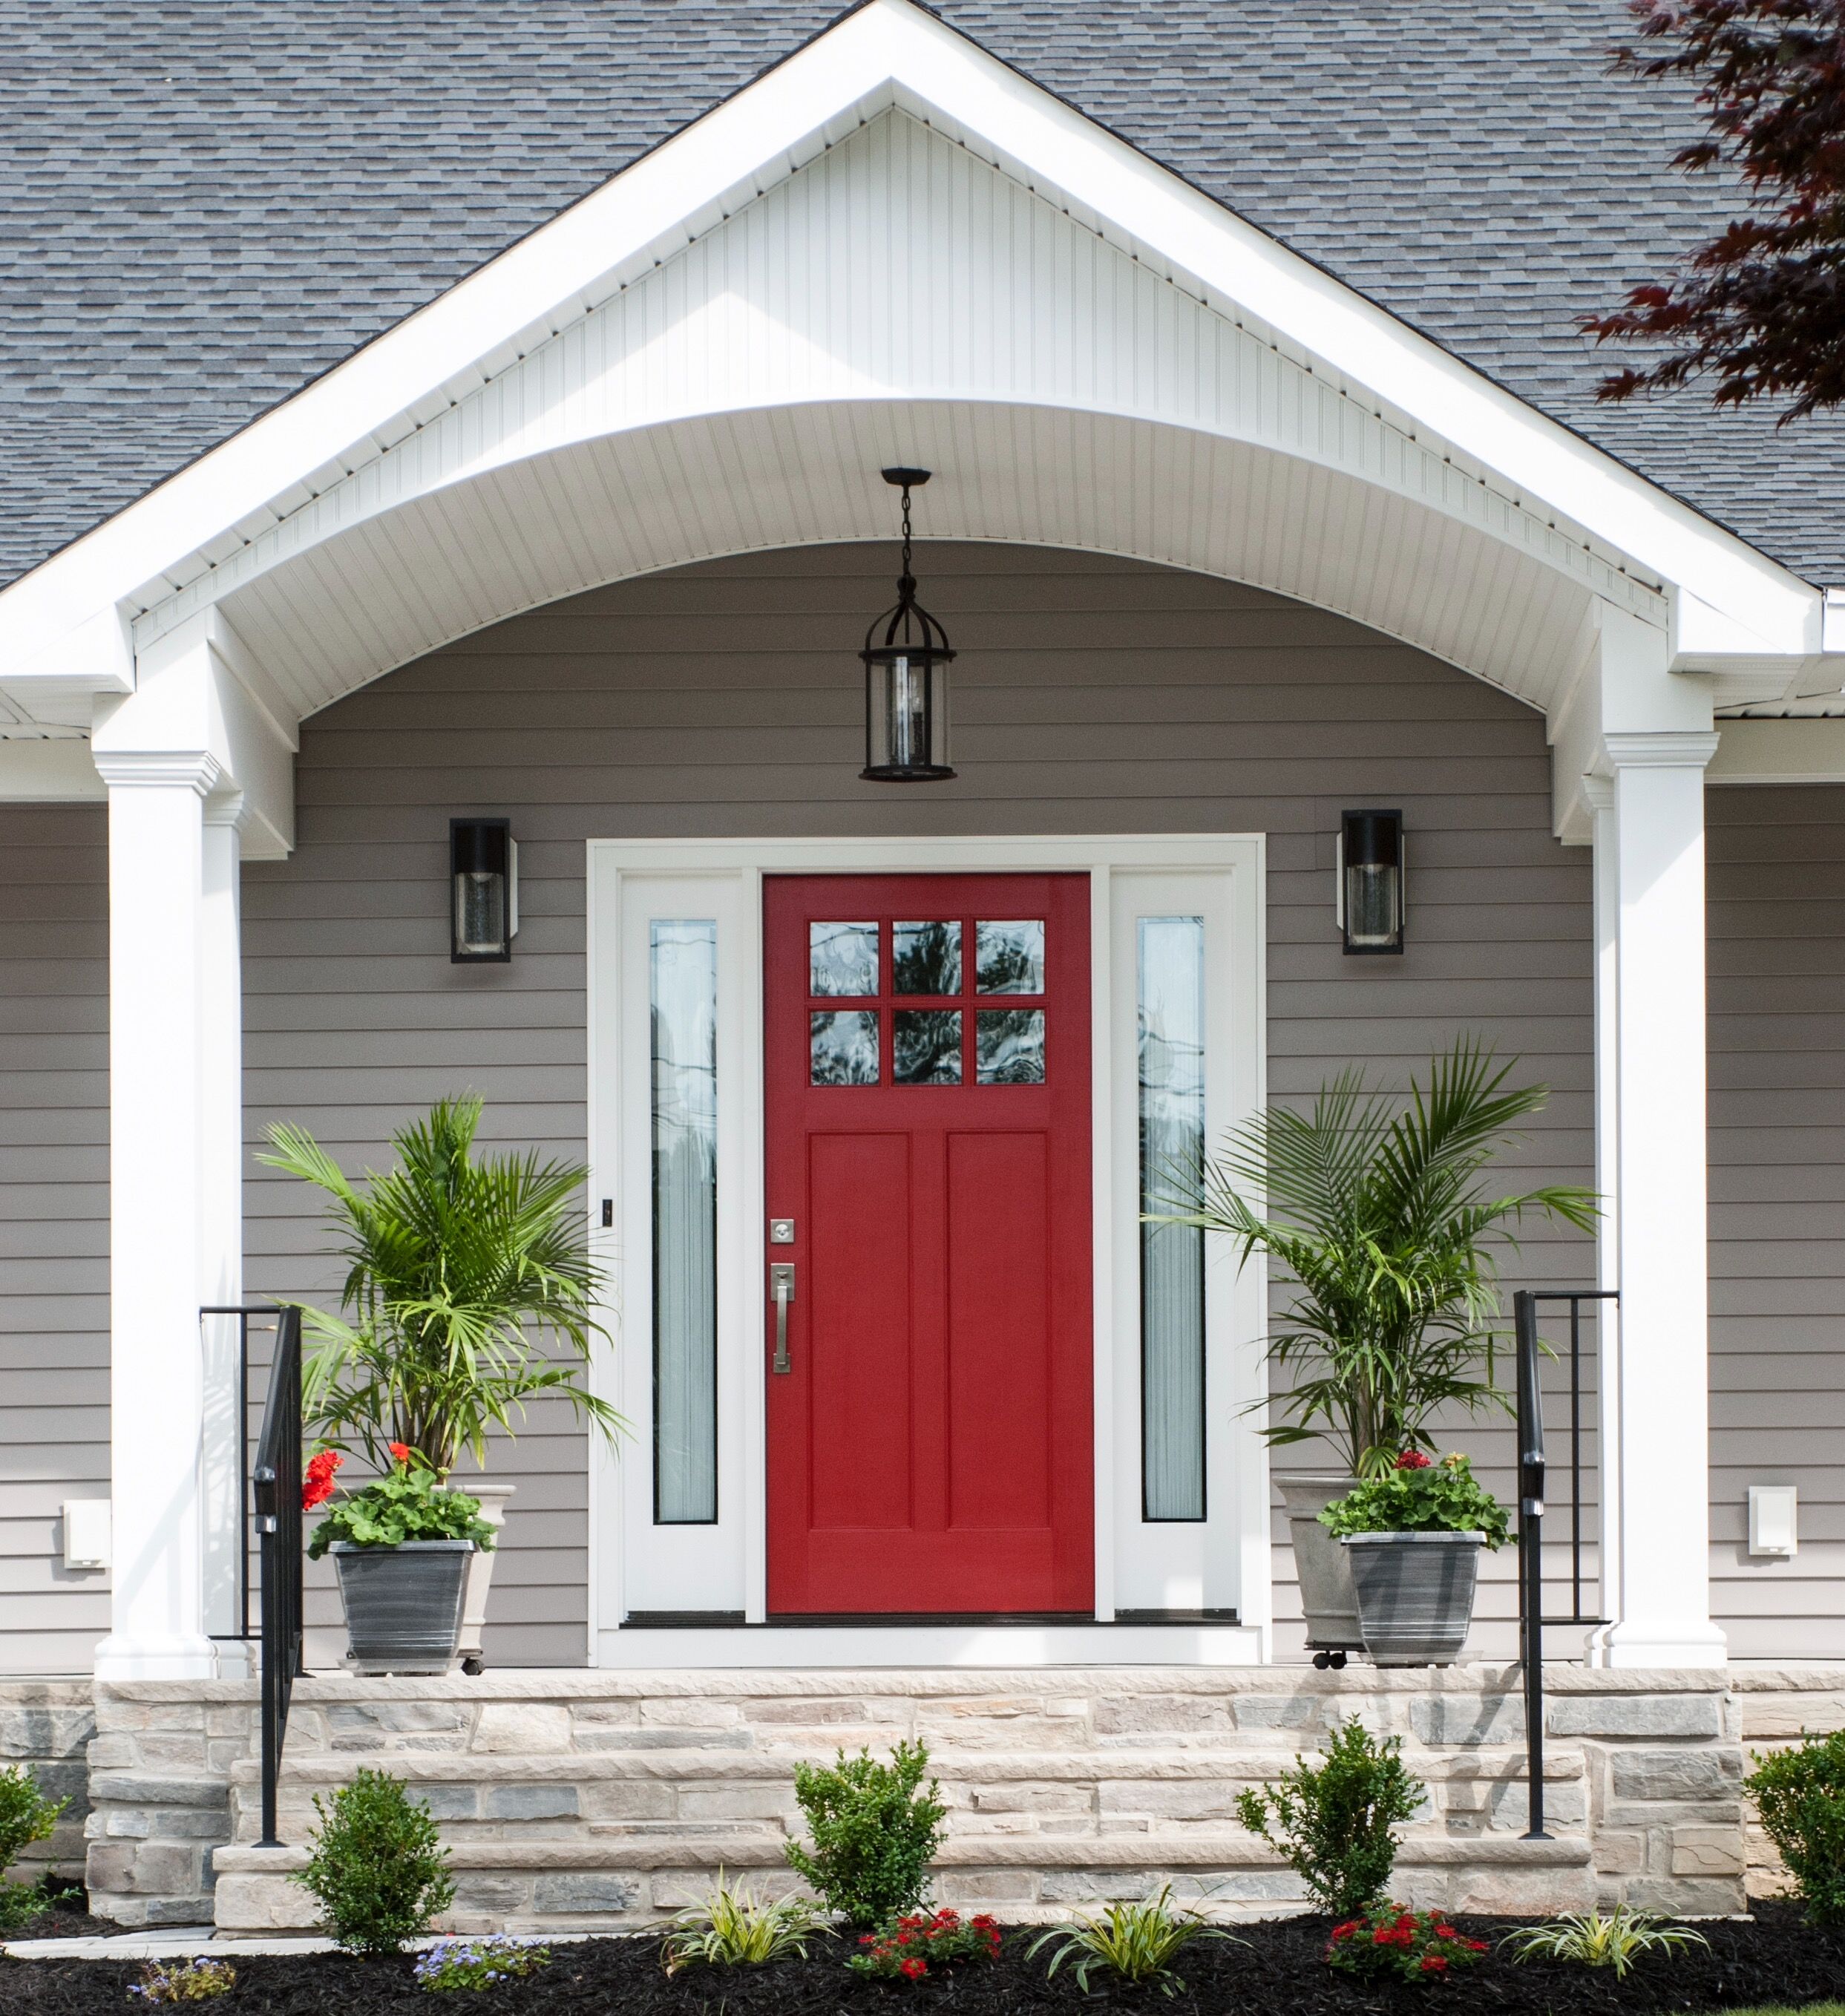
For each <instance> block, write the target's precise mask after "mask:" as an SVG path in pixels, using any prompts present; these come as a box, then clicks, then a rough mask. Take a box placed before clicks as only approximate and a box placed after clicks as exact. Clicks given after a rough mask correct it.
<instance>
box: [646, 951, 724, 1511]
mask: <svg viewBox="0 0 1845 2016" xmlns="http://www.w3.org/2000/svg"><path fill="white" fill-rule="evenodd" d="M648 957H649V1003H650V1005H651V1007H652V1010H653V1517H654V1522H655V1524H656V1525H662V1526H678V1525H704V1524H708V1523H709V1522H710V1521H713V1520H714V1519H715V1518H716V1517H718V927H717V925H716V924H715V923H714V922H712V921H710V920H708V919H707V920H702V921H691V922H682V923H667V922H665V921H660V922H657V923H654V924H653V925H652V926H650V927H649V951H648Z"/></svg>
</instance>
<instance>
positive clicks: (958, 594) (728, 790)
mask: <svg viewBox="0 0 1845 2016" xmlns="http://www.w3.org/2000/svg"><path fill="white" fill-rule="evenodd" d="M896 571H897V556H896V553H895V550H894V548H892V547H889V546H885V545H858V546H831V547H817V548H816V547H809V548H804V549H795V550H791V551H787V552H782V553H769V554H763V555H756V556H750V557H748V558H746V559H738V560H728V561H721V562H713V563H705V564H703V565H701V566H697V567H689V568H684V569H680V570H676V571H672V572H670V573H666V574H657V575H653V576H650V577H648V578H642V579H638V580H634V581H628V582H626V583H624V584H622V585H617V586H615V587H612V588H608V589H599V590H596V591H594V592H591V593H589V594H587V595H584V596H577V597H576V598H574V599H571V600H570V601H567V602H564V603H556V604H553V605H551V606H549V607H546V608H544V609H541V610H534V611H532V612H530V613H529V614H525V615H523V616H520V617H516V618H514V619H513V620H512V621H508V622H506V623H503V624H502V625H498V626H497V627H496V628H492V629H490V630H487V631H484V632H480V633H479V634H478V635H475V636H473V637H470V638H469V639H466V640H465V641H463V642H462V643H458V644H455V645H451V646H448V647H447V648H445V649H444V650H441V651H439V652H437V653H433V654H431V655H430V656H429V657H425V658H423V659H422V660H420V661H418V662H417V663H415V664H412V665H408V666H406V667H405V668H402V669H401V670H400V671H397V672H395V673H393V674H391V675H389V676H388V677H387V678H385V679H381V680H379V681H378V682H376V683H375V684H374V685H372V686H370V687H369V688H367V689H365V690H364V691H363V692H361V693H358V694H355V695H354V696H352V697H350V698H348V699H347V700H343V701H342V702H340V704H337V705H336V706H334V707H330V708H329V709H328V710H326V711H325V712H324V713H322V714H321V715H318V716H315V717H314V718H312V719H311V720H310V721H309V722H308V724H307V725H306V727H305V729H304V733H303V736H302V745H301V755H300V766H299V773H298V789H299V808H300V845H299V848H298V850H297V853H296V854H295V855H294V856H293V859H291V860H290V861H288V862H285V863H277V864H261V865H253V866H250V867H249V868H248V869H246V872H245V877H244V934H245V936H244V944H245V956H246V1014H247V1017H248V1021H247V1035H246V1068H247V1071H248V1079H247V1096H248V1100H249V1103H250V1130H251V1135H252V1138H253V1139H255V1138H257V1136H260V1134H261V1130H262V1129H263V1128H264V1126H265V1125H267V1124H268V1122H269V1121H272V1120H273V1119H276V1118H284V1117H286V1118H292V1119H294V1120H297V1121H301V1122H303V1123H304V1124H305V1125H308V1127H310V1128H311V1129H314V1130H315V1132H317V1133H318V1135H319V1136H321V1138H322V1139H323V1140H324V1141H325V1142H326V1143H328V1145H329V1147H332V1148H333V1150H334V1151H335V1152H336V1154H339V1155H340V1157H341V1158H342V1159H343V1161H345V1162H346V1164H347V1166H349V1167H352V1166H356V1165H361V1164H363V1163H365V1162H366V1161H374V1162H375V1161H377V1160H378V1159H379V1157H381V1156H382V1155H383V1152H384V1147H385V1143H386V1139H387V1136H388V1133H389V1131H390V1128H391V1126H392V1125H394V1124H396V1123H397V1121H400V1120H401V1118H404V1117H405V1115H406V1114H409V1113H411V1112H412V1111H415V1110H416V1109H417V1108H419V1107H421V1106H423V1105H424V1104H426V1103H427V1101H428V1100H430V1099H433V1097H435V1096H437V1095H438V1094H440V1093H444V1092H452V1091H459V1090H461V1089H466V1088H472V1089H475V1090H477V1091H479V1092H480V1093H483V1094H484V1095H485V1096H486V1097H487V1100H488V1130H489V1132H490V1134H491V1137H492V1138H493V1139H495V1140H496V1141H500V1142H505V1143H527V1142H530V1143H537V1144H538V1145H539V1146H540V1147H542V1148H544V1149H545V1150H546V1151H547V1152H550V1153H555V1154H561V1155H568V1156H570V1157H581V1155H582V1154H583V1153H584V1013H585V1008H584V884H583V876H584V845H583V843H584V841H585V840H586V839H588V837H592V836H601V837H645V836H660V835H707V834H710V835H730V834H743V835H753V834H761V835H771V834H851V833H886V834H890V833H915V834H918V835H923V834H928V833H991V832H1013V833H1056V832H1095V831H1113V832H1124V833H1133V832H1158V831H1173V832H1252V831H1253V832H1264V833H1268V835H1269V836H1270V862H1271V873H1270V882H1269V891H1268V901H1269V910H1268V931H1269V962H1270V964H1269V974H1270V992H1269V1014H1270V1024H1269V1032H1270V1050H1271V1064H1270V1072H1271V1089H1272V1090H1273V1091H1274V1092H1275V1093H1277V1094H1279V1095H1296V1094H1304V1093H1311V1091H1312V1090H1313V1089H1314V1088H1315V1086H1317V1085H1318V1083H1319V1082H1321V1080H1322V1078H1325V1077H1327V1076H1329V1075H1332V1074H1333V1073H1334V1072H1336V1071H1338V1070H1340V1068H1342V1067H1343V1066H1344V1064H1346V1063H1347V1061H1349V1060H1352V1059H1354V1058H1357V1059H1359V1060H1365V1061H1366V1062H1368V1063H1370V1064H1372V1065H1373V1067H1375V1069H1376V1071H1377V1072H1378V1073H1379V1075H1383V1076H1386V1077H1388V1078H1390V1079H1391V1080H1392V1081H1394V1082H1401V1078H1402V1077H1403V1076H1404V1074H1405V1073H1406V1071H1408V1068H1409V1067H1410V1066H1411V1065H1412V1064H1415V1063H1417V1062H1419V1061H1420V1060H1423V1059H1426V1057H1427V1056H1428V1054H1429V1053H1430V1050H1431V1049H1434V1048H1436V1047H1437V1046H1441V1045H1444V1044H1445V1043H1446V1042H1448V1041H1449V1040H1450V1039H1451V1037H1452V1036H1453V1035H1454V1034H1455V1032H1456V1031H1458V1030H1461V1029H1464V1028H1467V1029H1474V1028H1476V1029H1480V1030H1482V1031H1484V1032H1485V1033H1486V1035H1487V1036H1488V1038H1489V1039H1490V1040H1491V1042H1494V1044H1495V1045H1496V1046H1498V1048H1499V1049H1502V1051H1505V1052H1509V1053H1518V1054H1519V1055H1520V1057H1522V1058H1523V1060H1524V1068H1525V1069H1526V1070H1527V1071H1528V1072H1529V1073H1530V1075H1534V1076H1536V1077H1540V1078H1544V1079H1545V1080H1546V1081H1548V1082H1549V1083H1550V1084H1551V1085H1552V1086H1553V1087H1554V1088H1555V1092H1554V1096H1553V1098H1552V1103H1551V1106H1550V1109H1549V1111H1548V1112H1547V1113H1546V1114H1545V1116H1544V1117H1543V1118H1542V1119H1541V1121H1539V1122H1538V1125H1536V1126H1534V1129H1533V1130H1532V1137H1531V1140H1530V1144H1529V1147H1528V1149H1527V1152H1526V1154H1525V1157H1524V1161H1525V1163H1526V1165H1527V1170H1528V1172H1529V1173H1530V1174H1532V1175H1537V1174H1538V1173H1539V1172H1541V1173H1543V1174H1544V1175H1550V1176H1555V1177H1557V1178H1560V1179H1571V1180H1578V1181H1581V1180H1587V1179H1588V1174H1589V1172H1590V1169H1591V1164H1592V1159H1593V1158H1592V1143H1591V1124H1592V1123H1591V1109H1590V1093H1589V1087H1590V1083H1591V1007H1590V995H1589V957H1590V952H1589V947H1590V933H1589V910H1588V902H1589V873H1588V857H1587V855H1586V853H1584V852H1582V851H1576V850H1566V849H1564V848H1561V847H1559V846H1558V845H1557V844H1555V841H1552V838H1551V837H1550V831H1549V805H1550V797H1549V792H1550V779H1549V762H1548V752H1547V751H1546V748H1545V740H1544V733H1543V724H1542V721H1541V718H1540V717H1539V716H1538V715H1537V714H1535V713H1534V712H1533V711H1530V710H1529V709H1528V708H1527V707H1524V706H1523V705H1521V704H1519V703H1518V702H1516V701H1514V700H1511V699H1510V698H1509V697H1506V696H1505V695H1504V694H1502V693H1498V692H1495V691H1494V690H1493V689H1491V688H1490V687H1488V686H1485V685H1483V684H1482V683H1480V682H1479V681H1477V680H1475V679H1470V678H1469V677H1467V676H1466V675H1463V674H1462V673H1460V672H1458V671H1455V670H1454V669H1452V668H1450V667H1448V666H1446V665H1444V664H1440V663H1438V662H1437V661H1435V660H1433V659H1432V658H1430V657H1426V656H1425V655H1423V654H1422V653H1419V652H1417V651H1415V650H1412V649H1410V648H1408V647H1407V646H1403V645H1401V644H1398V643H1394V642H1392V641H1391V640H1390V639H1385V638H1383V637H1380V636H1379V635H1376V633H1374V632H1368V631H1365V630H1364V629H1362V628H1359V627H1358V625H1354V624H1353V623H1350V622H1349V621H1345V620H1344V619H1343V618H1340V617H1335V616H1330V615H1328V614H1323V613H1322V612H1319V611H1317V610H1312V609H1310V608H1307V607H1304V606H1302V605H1300V604H1298V603H1289V602H1288V601H1286V600H1284V599H1282V598H1280V597H1279V596H1274V595H1271V594H1268V593H1266V592H1263V591H1261V590H1257V589H1250V588H1246V587H1242V586H1238V585H1234V584H1232V583H1228V582H1225V581H1221V580H1219V579H1215V578H1209V577H1206V576H1203V575H1198V574H1185V573H1179V572H1176V571H1171V570H1167V569H1162V568H1159V567H1151V566H1147V565H1144V564H1142V563H1136V562H1128V561H1118V560H1106V559H1098V558H1096V557H1095V556H1090V555H1084V554H1080V553H1067V552H1051V551H1045V550H1041V549H1020V548H1016V547H1005V546H999V545H958V544H929V545H924V546H923V548H921V549H920V550H919V569H918V571H919V575H920V577H921V579H922V581H923V594H924V597H925V599H926V600H927V602H928V603H929V604H930V607H931V608H932V609H933V610H935V611H936V612H937V614H940V616H941V617H943V618H944V620H945V621H947V623H948V628H949V631H950V633H951V635H952V637H953V639H954V641H955V645H956V647H957V649H958V650H959V651H960V653H961V654H962V655H961V657H960V658H959V659H958V661H957V664H956V665H955V710H954V711H955V760H956V761H957V763H958V765H960V766H961V770H962V775H961V776H960V778H959V779H958V780H957V781H956V782H955V783H951V784H948V785H946V786H943V787H931V788H930V789H929V790H890V789H887V788H882V787H878V786H876V785H870V784H865V783H860V782H859V780H858V776H857V772H858V766H859V764H860V762H861V760H862V758H861V751H862V747H863V741H862V737H863V725H862V705H863V701H862V691H863V689H862V684H861V676H862V675H861V671H860V669H859V667H858V661H857V658H856V657H855V655H854V654H855V653H856V652H857V650H858V646H859V644H860V643H861V640H862V638H863V635H864V631H865V625H866V623H867V622H868V621H869V620H870V618H871V617H872V615H874V614H876V612H877V611H878V610H879V609H880V608H882V607H884V606H885V605H886V604H887V603H888V602H889V601H890V599H891V598H892V593H893V589H892V582H893V579H894V575H895V573H896ZM1347 805H1401V806H1402V807H1403V808H1404V814H1405V817H1406V820H1407V823H1408V830H1409V833H1410V835H1411V838H1410V842H1409V845H1410V855H1409V860H1410V874H1411V883H1410V898H1409V900H1410V948H1409V950H1408V952H1407V953H1406V955H1405V956H1404V957H1403V958H1402V959H1344V958H1343V957H1342V956H1341V955H1340V950H1339V945H1338V940H1337V938H1336V935H1335V934H1334V931H1333V909H1332V898H1333V879H1332V878H1333V833H1334V831H1335V829H1336V823H1337V819H1338V815H1339V813H1340V811H1341V810H1342V809H1343V808H1344V807H1346V806H1347ZM459 812H480V813H498V814H505V815H509V816H510V818H511V819H512V820H513V830H514V832H515V833H516V836H517V837H518V839H519V842H520V934H519V938H518V939H517V941H516V952H515V956H514V958H513V961H512V963H511V964H510V965H509V966H505V967H486V966H484V967H451V965H450V964H449V963H448V925H447V921H446V915H447V913H446V909H445V902H446V891H445V876H446V869H447V855H446V849H447V837H448V819H449V816H450V815H451V814H453V813H459ZM249 1198H250V1247H249V1259H248V1267H247V1276H246V1278H247V1279H248V1280H249V1282H250V1285H251V1287H252V1289H253V1290H257V1289H261V1290H263V1291H281V1292H300V1291H303V1290H304V1289H308V1288H314V1289H322V1290H324V1288H325V1287H327V1286H328V1285H329V1275H328V1273H327V1270H326V1267H325V1263H324V1262H315V1260H314V1259H313V1258H311V1256H312V1255H314V1253H315V1251H316V1249H317V1247H318V1244H319V1238H318V1233H317V1231H316V1229H315V1226H314V1224H313V1222H312V1210H311V1201H310V1200H308V1198H306V1197H304V1196H303V1195H302V1194H301V1193H300V1190H299V1189H298V1187H297V1186H293V1185H291V1184H288V1183H283V1182H281V1181H279V1180H278V1179H275V1178H273V1177H272V1176H270V1175H267V1174H266V1173H258V1174H257V1175H255V1176H254V1178H253V1180H252V1182H251V1183H250V1190H249ZM1527 1263H1528V1264H1527V1274H1528V1276H1529V1277H1530V1278H1532V1279H1534V1280H1584V1279H1587V1278H1588V1276H1589V1275H1590V1273H1591V1268H1590V1264H1589V1260H1588V1255H1587V1252H1586V1251H1585V1250H1584V1247H1583V1245H1582V1244H1581V1242H1580V1241H1576V1240H1557V1239H1555V1238H1554V1237H1543V1236H1540V1237H1534V1239H1533V1240H1532V1241H1531V1242H1530V1245H1529V1246H1528V1247H1527ZM1474 1445H1476V1446H1481V1447H1484V1449H1486V1451H1487V1453H1490V1454H1491V1455H1493V1456H1495V1457H1498V1456H1509V1450H1510V1442H1509V1438H1508V1437H1506V1436H1505V1435H1503V1433H1502V1432H1498V1433H1495V1434H1494V1435H1493V1437H1492V1438H1491V1442H1487V1440H1486V1438H1485V1437H1484V1435H1480V1436H1477V1437H1476V1438H1475V1443H1474ZM633 1460H645V1456H644V1455H642V1454H637V1455H636V1456H635V1458H634V1459H633ZM491 1467H492V1468H493V1469H494V1470H495V1471H496V1472H498V1473H500V1474H505V1475H509V1476H511V1477H513V1478H516V1481H518V1484H519V1487H520V1490H519V1496H518V1497H517V1498H516V1499H514V1501H513V1508H514V1509H513V1514H512V1517H511V1525H510V1528H509V1536H508V1540H507V1543H506V1546H505V1557H504V1558H503V1559H502V1561H501V1563H500V1564H499V1566H498V1568H497V1569H496V1571H495V1585H494V1587H495V1598H494V1614H495V1618H496V1620H497V1622H496V1624H495V1626H494V1627H493V1629H492V1630H491V1633H490V1640H489V1655H490V1657H491V1658H492V1659H493V1660H494V1661H496V1662H498V1663H516V1662H523V1663H540V1664H542V1663H549V1662H554V1661H577V1660H581V1658H583V1657H584V1572H585V1559H586V1556H585V1520H584V1449H583V1443H582V1438H581V1435H579V1434H578V1433H577V1431H575V1430H574V1427H573V1426H572V1424H570V1420H569V1419H568V1418H567V1417H566V1416H564V1415H563V1414H562V1413H559V1412H558V1411H556V1410H549V1409H548V1410H547V1411H546V1412H545V1413H544V1414H543V1415H542V1416H534V1421H533V1424H532V1427H531V1430H530V1431H529V1432H528V1433H527V1434H526V1435H524V1436H523V1437H522V1438H520V1441H519V1442H518V1444H517V1445H516V1448H515V1449H513V1450H512V1451H511V1452H509V1453H508V1454H507V1455H506V1456H504V1457H502V1456H499V1455H498V1454H496V1455H495V1458H494V1460H493V1461H492V1463H491ZM1275 1561H1276V1568H1277V1572H1278V1574H1281V1575H1288V1574H1290V1573H1291V1569H1292V1562H1291V1557H1290V1556H1289V1553H1288V1551H1287V1550H1286V1546H1279V1547H1278V1550H1277V1552H1276V1556H1275ZM1504 1593H1505V1595H1506V1596H1509V1589H1507V1590H1506V1591H1505V1592H1504ZM1280 1603H1281V1606H1282V1615H1284V1616H1286V1615H1290V1614H1293V1613H1294V1612H1295V1606H1294V1605H1293V1598H1292V1592H1291V1591H1290V1590H1287V1589H1284V1590H1282V1592H1281V1593H1280ZM1494 1607H1495V1608H1496V1609H1498V1610H1501V1611H1503V1610H1504V1609H1505V1607H1506V1605H1505V1603H1504V1602H1502V1601H1501V1600H1499V1598H1498V1597H1497V1596H1496V1597H1495V1598H1494ZM1288 1639H1289V1629H1288V1627H1286V1626H1284V1627H1283V1631H1282V1645H1283V1649H1284V1650H1285V1649H1286V1647H1287V1643H1288Z"/></svg>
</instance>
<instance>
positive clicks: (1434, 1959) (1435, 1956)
mask: <svg viewBox="0 0 1845 2016" xmlns="http://www.w3.org/2000/svg"><path fill="white" fill-rule="evenodd" d="M1447 1965H1448V1962H1447V1961H1446V1960H1444V1959H1443V1958H1442V1957H1441V1956H1440V1953H1425V1954H1424V1955H1423V1956H1422V1971H1423V1973H1424V1974H1440V1972H1441V1971H1442V1970H1443V1969H1444V1967H1446V1966H1447Z"/></svg>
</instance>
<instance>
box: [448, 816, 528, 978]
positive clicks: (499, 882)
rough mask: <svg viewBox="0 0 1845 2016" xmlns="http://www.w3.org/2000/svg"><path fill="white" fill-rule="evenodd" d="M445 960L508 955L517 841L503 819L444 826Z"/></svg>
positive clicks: (514, 926)
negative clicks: (447, 937)
mask: <svg viewBox="0 0 1845 2016" xmlns="http://www.w3.org/2000/svg"><path fill="white" fill-rule="evenodd" d="M448 888H449V897H448V931H449V944H448V956H449V959H450V961H451V963H453V964H454V965H456V966H466V965H472V964H473V963H477V962H478V961H484V960H493V959H497V960H498V961H500V962H501V963H504V962H505V961H506V960H507V959H510V958H511V957H512V956H513V938H514V936H515V934H516V933H517V931H518V930H519V843H518V841H516V840H515V839H514V838H513V829H512V823H511V821H510V820H508V819H451V820H450V821H449V822H448Z"/></svg>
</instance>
